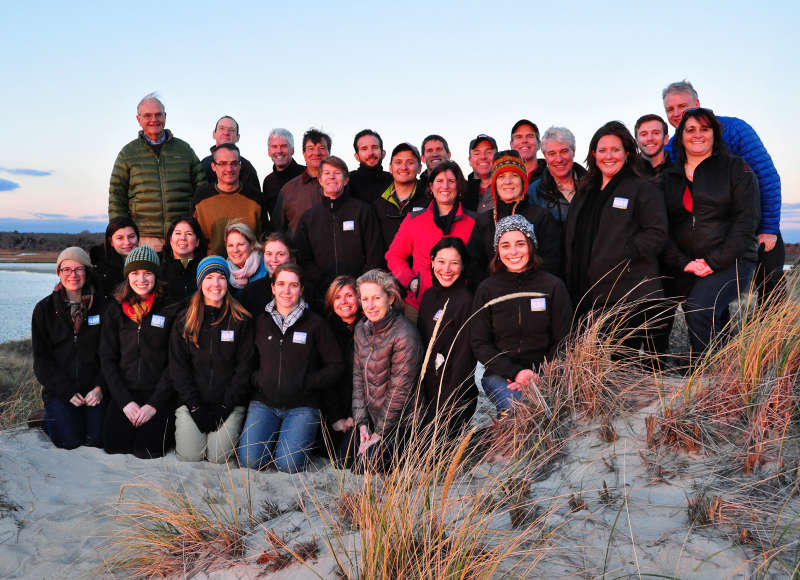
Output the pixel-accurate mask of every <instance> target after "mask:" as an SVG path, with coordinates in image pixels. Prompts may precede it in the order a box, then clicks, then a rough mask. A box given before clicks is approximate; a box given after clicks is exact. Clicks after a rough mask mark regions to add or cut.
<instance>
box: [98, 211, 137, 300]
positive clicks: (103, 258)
mask: <svg viewBox="0 0 800 580" xmlns="http://www.w3.org/2000/svg"><path fill="white" fill-rule="evenodd" d="M138 245H139V228H138V227H136V224H135V223H134V221H133V220H132V219H131V218H129V217H118V218H114V219H113V220H111V221H110V222H108V227H107V228H106V235H105V241H104V243H103V245H102V246H94V247H92V248H91V249H90V250H89V255H90V257H91V260H92V263H93V264H94V265H95V273H96V275H97V281H98V285H99V288H98V291H99V292H100V293H102V295H103V299H104V300H105V302H106V303H107V304H109V303H111V302H113V301H114V293H115V292H116V291H117V288H118V287H119V285H120V284H122V282H123V280H124V276H123V275H122V270H123V268H124V267H125V258H127V257H128V254H130V253H131V250H132V249H134V248H135V247H136V246H138Z"/></svg>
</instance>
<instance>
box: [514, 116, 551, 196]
mask: <svg viewBox="0 0 800 580" xmlns="http://www.w3.org/2000/svg"><path fill="white" fill-rule="evenodd" d="M511 148H512V149H514V150H515V151H517V152H519V154H520V155H522V158H523V159H524V160H525V169H527V170H528V183H533V182H534V181H536V180H537V179H539V178H540V177H541V176H542V172H544V169H545V167H546V166H547V165H546V164H545V161H544V159H540V158H537V157H536V153H537V152H538V151H539V127H537V126H536V123H534V122H533V121H529V120H528V119H520V120H519V121H517V122H516V123H514V126H513V127H511Z"/></svg>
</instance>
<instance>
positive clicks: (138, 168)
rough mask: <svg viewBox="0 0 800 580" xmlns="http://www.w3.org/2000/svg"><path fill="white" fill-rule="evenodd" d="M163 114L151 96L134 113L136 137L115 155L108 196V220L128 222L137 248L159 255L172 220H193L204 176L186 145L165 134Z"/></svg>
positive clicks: (162, 109)
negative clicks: (136, 238)
mask: <svg viewBox="0 0 800 580" xmlns="http://www.w3.org/2000/svg"><path fill="white" fill-rule="evenodd" d="M166 119H167V113H166V111H165V110H164V105H163V104H162V103H161V101H160V100H159V99H158V97H157V96H156V94H155V93H150V94H148V95H145V96H144V98H142V100H141V101H139V104H138V106H137V107H136V120H137V121H138V123H139V126H140V127H141V128H142V130H141V131H139V136H138V137H137V138H136V139H134V140H133V141H131V142H130V143H128V144H127V145H125V147H123V148H122V151H120V152H119V155H117V159H116V161H115V162H114V169H113V170H112V172H111V184H110V186H109V192H108V219H109V220H112V219H114V218H118V217H129V218H131V219H132V220H133V221H134V222H135V223H136V226H137V227H138V228H139V243H140V244H141V245H145V244H146V245H148V246H150V247H152V248H153V249H154V250H156V251H157V252H158V251H160V250H161V248H162V247H163V246H164V240H165V238H166V235H167V230H168V229H169V226H170V222H171V221H172V219H173V218H175V217H178V216H182V215H191V214H192V196H193V195H194V192H195V190H196V189H197V188H198V186H200V185H201V184H203V183H205V182H206V180H205V175H204V174H203V168H202V166H201V165H200V160H199V159H198V158H197V155H195V153H194V151H192V148H191V147H190V146H189V144H188V143H186V142H185V141H181V140H180V139H177V138H176V137H173V136H172V133H171V132H170V131H168V130H167V129H165V128H164V125H165V122H166Z"/></svg>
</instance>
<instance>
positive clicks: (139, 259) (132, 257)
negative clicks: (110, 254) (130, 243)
mask: <svg viewBox="0 0 800 580" xmlns="http://www.w3.org/2000/svg"><path fill="white" fill-rule="evenodd" d="M158 265H159V261H158V254H156V252H155V250H154V249H153V248H151V247H150V246H136V247H135V248H133V249H132V250H131V253H130V254H128V257H127V258H125V269H124V270H123V275H124V276H125V278H127V277H128V274H130V273H131V272H135V271H136V270H148V271H150V272H152V273H153V274H156V275H158Z"/></svg>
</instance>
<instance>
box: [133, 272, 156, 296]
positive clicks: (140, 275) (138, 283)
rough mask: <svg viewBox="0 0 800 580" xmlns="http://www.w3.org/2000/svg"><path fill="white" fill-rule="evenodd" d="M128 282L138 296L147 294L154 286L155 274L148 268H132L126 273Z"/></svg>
mask: <svg viewBox="0 0 800 580" xmlns="http://www.w3.org/2000/svg"><path fill="white" fill-rule="evenodd" d="M128 284H130V286H131V288H132V289H133V291H134V292H136V294H137V295H139V296H147V295H148V294H150V293H151V292H152V291H153V288H155V287H156V275H155V274H153V273H152V272H151V271H150V270H134V271H133V272H131V273H130V274H128Z"/></svg>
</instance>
